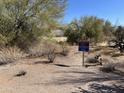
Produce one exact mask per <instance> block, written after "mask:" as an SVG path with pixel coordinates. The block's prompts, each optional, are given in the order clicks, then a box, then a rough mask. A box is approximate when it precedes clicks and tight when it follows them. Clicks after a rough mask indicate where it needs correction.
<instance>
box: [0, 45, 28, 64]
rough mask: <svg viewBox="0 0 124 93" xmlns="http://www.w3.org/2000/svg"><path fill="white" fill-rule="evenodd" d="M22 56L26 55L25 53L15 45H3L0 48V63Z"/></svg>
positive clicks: (10, 61) (9, 61)
mask: <svg viewBox="0 0 124 93" xmlns="http://www.w3.org/2000/svg"><path fill="white" fill-rule="evenodd" d="M23 57H26V54H25V53H24V52H22V51H21V50H20V49H19V48H17V47H4V48H1V49H0V64H7V63H12V62H14V61H15V60H17V59H20V58H23Z"/></svg>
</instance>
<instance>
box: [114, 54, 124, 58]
mask: <svg viewBox="0 0 124 93" xmlns="http://www.w3.org/2000/svg"><path fill="white" fill-rule="evenodd" d="M119 56H124V53H114V54H113V55H112V57H119Z"/></svg>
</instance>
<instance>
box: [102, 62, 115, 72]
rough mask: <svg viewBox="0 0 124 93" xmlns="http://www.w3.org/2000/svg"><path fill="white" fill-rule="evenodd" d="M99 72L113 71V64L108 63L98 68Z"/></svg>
mask: <svg viewBox="0 0 124 93" xmlns="http://www.w3.org/2000/svg"><path fill="white" fill-rule="evenodd" d="M100 71H103V72H107V73H109V72H113V71H115V64H113V63H109V64H105V65H104V66H103V67H101V68H100Z"/></svg>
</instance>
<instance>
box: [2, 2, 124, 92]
mask: <svg viewBox="0 0 124 93" xmlns="http://www.w3.org/2000/svg"><path fill="white" fill-rule="evenodd" d="M67 7H68V1H67V0H0V83H1V85H0V87H1V90H0V93H15V92H17V93H41V92H42V93H49V91H51V93H123V92H122V91H124V87H122V86H124V84H123V81H124V78H123V76H124V68H123V66H124V63H123V61H124V58H123V57H124V27H123V26H122V25H120V26H117V25H113V24H112V23H111V22H110V21H109V20H105V19H102V18H99V17H97V16H83V15H82V17H80V18H77V19H73V20H72V21H71V22H70V23H68V24H63V23H62V22H61V20H62V19H63V17H64V14H65V12H66V8H67ZM56 30H59V31H60V32H59V35H58V33H55V31H56ZM55 34H57V35H55ZM62 39H63V40H62ZM66 39H67V40H66ZM80 41H88V42H89V51H87V53H84V64H85V65H84V67H82V53H81V52H79V51H78V44H79V42H80ZM102 43H104V44H102ZM120 82H121V83H120ZM100 83H101V84H100ZM109 84H110V85H111V86H109ZM10 85H12V86H10ZM75 86H76V87H77V89H78V90H79V91H76V92H73V90H71V89H76V88H75ZM13 87H16V88H15V89H14V88H13ZM118 87H119V88H118ZM87 88H89V89H91V90H90V91H89V89H87ZM99 88H100V90H99ZM104 88H106V89H104ZM59 89H60V91H59ZM109 89H111V91H110V90H109ZM64 90H66V91H64ZM104 90H105V91H106V92H104ZM44 91H45V92H44ZM74 91H75V90H74ZM92 91H95V92H92Z"/></svg>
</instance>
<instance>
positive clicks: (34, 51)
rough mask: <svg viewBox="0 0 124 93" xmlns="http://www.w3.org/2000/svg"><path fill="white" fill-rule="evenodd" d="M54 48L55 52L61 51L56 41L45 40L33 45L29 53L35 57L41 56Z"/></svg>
mask: <svg viewBox="0 0 124 93" xmlns="http://www.w3.org/2000/svg"><path fill="white" fill-rule="evenodd" d="M52 50H54V51H55V53H58V52H60V51H61V48H60V45H58V44H57V43H55V42H51V41H48V40H44V41H41V42H39V43H37V44H35V45H34V46H31V47H30V48H29V55H30V56H33V57H41V56H45V55H47V54H48V52H49V51H52Z"/></svg>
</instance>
